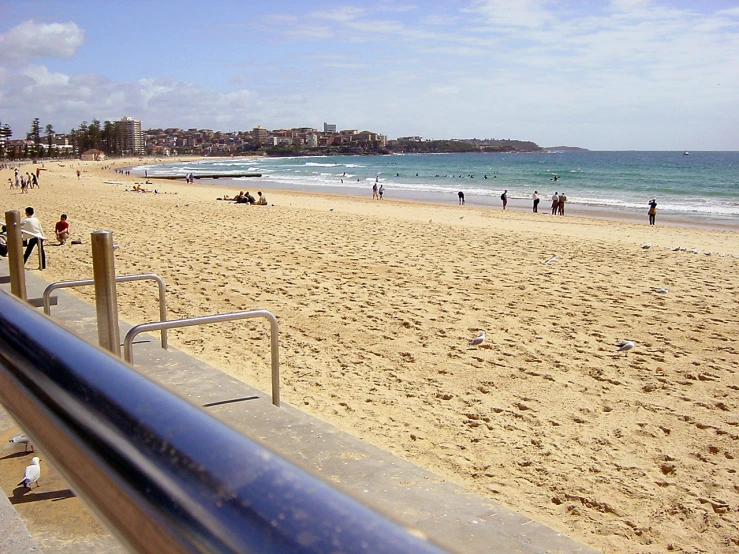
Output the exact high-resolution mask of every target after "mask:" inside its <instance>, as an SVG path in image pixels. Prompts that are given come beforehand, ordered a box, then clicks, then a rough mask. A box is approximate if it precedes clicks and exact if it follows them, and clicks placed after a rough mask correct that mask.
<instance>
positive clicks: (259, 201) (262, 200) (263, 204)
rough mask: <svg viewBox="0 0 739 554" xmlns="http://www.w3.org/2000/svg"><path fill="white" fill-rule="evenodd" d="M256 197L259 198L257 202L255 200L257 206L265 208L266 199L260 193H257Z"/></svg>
mask: <svg viewBox="0 0 739 554" xmlns="http://www.w3.org/2000/svg"><path fill="white" fill-rule="evenodd" d="M257 196H258V197H259V200H257V206H266V205H267V197H266V196H264V195H263V194H262V191H259V192H257Z"/></svg>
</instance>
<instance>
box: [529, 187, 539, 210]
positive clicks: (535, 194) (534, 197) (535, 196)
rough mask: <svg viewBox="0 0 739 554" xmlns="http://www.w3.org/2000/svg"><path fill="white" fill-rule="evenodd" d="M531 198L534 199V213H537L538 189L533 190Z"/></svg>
mask: <svg viewBox="0 0 739 554" xmlns="http://www.w3.org/2000/svg"><path fill="white" fill-rule="evenodd" d="M531 199H532V200H533V201H534V213H535V214H538V213H539V191H538V190H535V191H534V194H532V195H531Z"/></svg>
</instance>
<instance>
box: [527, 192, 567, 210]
mask: <svg viewBox="0 0 739 554" xmlns="http://www.w3.org/2000/svg"><path fill="white" fill-rule="evenodd" d="M534 194H536V192H534ZM566 202H567V197H566V196H565V193H564V192H563V193H561V194H560V193H558V192H555V193H554V194H553V195H552V215H557V214H559V215H565V203H566Z"/></svg>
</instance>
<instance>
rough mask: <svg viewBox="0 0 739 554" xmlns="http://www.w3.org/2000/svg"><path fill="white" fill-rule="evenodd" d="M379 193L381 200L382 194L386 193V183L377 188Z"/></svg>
mask: <svg viewBox="0 0 739 554" xmlns="http://www.w3.org/2000/svg"><path fill="white" fill-rule="evenodd" d="M377 194H379V195H380V200H382V195H383V194H385V185H380V188H379V189H378V190H377Z"/></svg>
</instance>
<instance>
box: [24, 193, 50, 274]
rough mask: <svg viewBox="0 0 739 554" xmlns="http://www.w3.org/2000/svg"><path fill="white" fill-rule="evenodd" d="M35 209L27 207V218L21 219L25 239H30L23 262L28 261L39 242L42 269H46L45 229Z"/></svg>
mask: <svg viewBox="0 0 739 554" xmlns="http://www.w3.org/2000/svg"><path fill="white" fill-rule="evenodd" d="M33 213H34V211H33V208H32V207H31V206H29V207H27V208H26V218H25V219H23V220H21V230H23V231H25V232H24V233H23V237H24V239H27V240H28V245H27V246H26V251H25V252H24V253H23V263H26V261H27V260H28V257H29V256H30V255H31V252H33V247H34V246H36V245H37V244H38V247H39V249H40V251H41V269H46V252H44V241H45V240H46V237H45V236H44V230H43V229H42V228H41V222H40V221H39V220H38V218H37V217H36V216H34V215H33Z"/></svg>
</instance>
